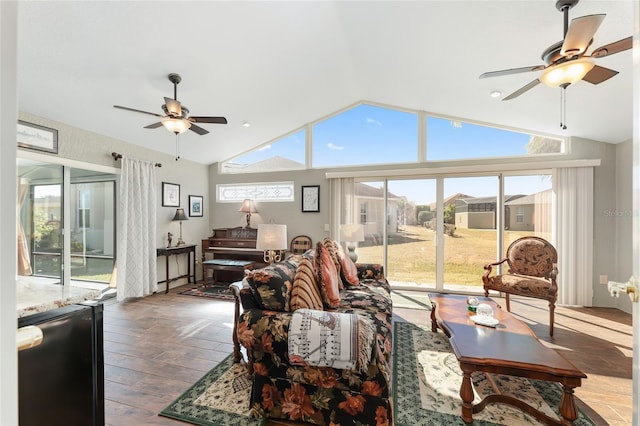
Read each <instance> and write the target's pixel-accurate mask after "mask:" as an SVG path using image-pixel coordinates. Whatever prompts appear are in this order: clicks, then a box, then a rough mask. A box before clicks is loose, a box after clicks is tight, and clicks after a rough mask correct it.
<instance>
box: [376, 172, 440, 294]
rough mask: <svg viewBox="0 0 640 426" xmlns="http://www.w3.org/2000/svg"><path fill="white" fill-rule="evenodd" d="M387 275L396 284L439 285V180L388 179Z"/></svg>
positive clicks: (426, 286)
mask: <svg viewBox="0 0 640 426" xmlns="http://www.w3.org/2000/svg"><path fill="white" fill-rule="evenodd" d="M387 184H388V192H389V196H388V198H387V218H388V224H387V234H388V238H387V242H388V247H387V270H388V273H387V275H388V279H389V280H390V281H392V282H393V283H394V284H396V285H397V286H404V287H406V286H418V287H420V288H423V289H433V288H435V286H436V232H435V229H436V228H435V223H436V214H435V210H436V209H435V207H436V181H435V179H407V180H389V181H388V182H387Z"/></svg>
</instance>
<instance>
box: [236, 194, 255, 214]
mask: <svg viewBox="0 0 640 426" xmlns="http://www.w3.org/2000/svg"><path fill="white" fill-rule="evenodd" d="M238 211H239V212H242V213H258V210H256V205H255V204H254V203H253V200H252V199H250V198H247V199H245V200H244V201H243V202H242V206H240V210H238Z"/></svg>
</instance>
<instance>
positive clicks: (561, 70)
mask: <svg viewBox="0 0 640 426" xmlns="http://www.w3.org/2000/svg"><path fill="white" fill-rule="evenodd" d="M595 65H596V64H594V63H593V61H591V60H589V59H585V58H583V59H577V60H575V61H567V62H563V63H561V64H558V65H555V66H553V67H549V68H547V69H546V70H544V71H543V72H542V75H540V81H541V82H542V83H544V84H545V85H547V86H549V87H558V86H564V85H569V84H573V83H576V82H578V81H580V80H582V79H583V78H584V76H585V75H587V73H588V72H589V71H591V70H592V69H593V67H594V66H595Z"/></svg>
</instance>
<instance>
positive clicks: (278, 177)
mask: <svg viewBox="0 0 640 426" xmlns="http://www.w3.org/2000/svg"><path fill="white" fill-rule="evenodd" d="M217 171H218V165H217V163H216V164H213V165H211V166H209V202H208V205H209V210H211V212H212V213H211V220H210V222H209V224H210V227H209V228H210V229H209V235H210V234H211V230H212V229H213V228H231V227H235V226H245V225H246V223H247V222H246V218H245V214H244V213H240V212H239V211H238V209H239V208H240V205H241V203H217V202H216V184H218V183H253V182H284V181H293V182H294V183H295V201H293V202H285V203H282V202H280V203H256V209H257V210H258V213H254V214H252V215H251V226H252V227H254V228H256V227H257V226H258V224H259V223H271V222H273V223H281V224H286V225H287V238H288V240H289V241H291V238H293V237H295V236H296V235H300V234H303V235H308V236H310V237H311V239H312V240H313V243H314V244H315V243H316V242H317V241H321V240H322V239H323V238H324V237H325V236H327V235H329V233H328V232H325V231H324V225H325V224H329V199H330V197H329V181H328V180H327V179H325V177H324V172H325V171H324V170H305V171H291V172H273V173H251V174H246V175H237V174H218V172H217ZM302 185H320V212H318V213H302V205H301V202H300V199H301V192H302V189H301V187H302ZM205 203H206V200H205Z"/></svg>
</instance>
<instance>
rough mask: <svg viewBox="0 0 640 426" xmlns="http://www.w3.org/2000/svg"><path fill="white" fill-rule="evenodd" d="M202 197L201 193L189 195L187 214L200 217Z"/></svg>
mask: <svg viewBox="0 0 640 426" xmlns="http://www.w3.org/2000/svg"><path fill="white" fill-rule="evenodd" d="M202 209H203V197H202V195H189V216H191V217H194V216H195V217H202V213H203V211H202Z"/></svg>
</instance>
